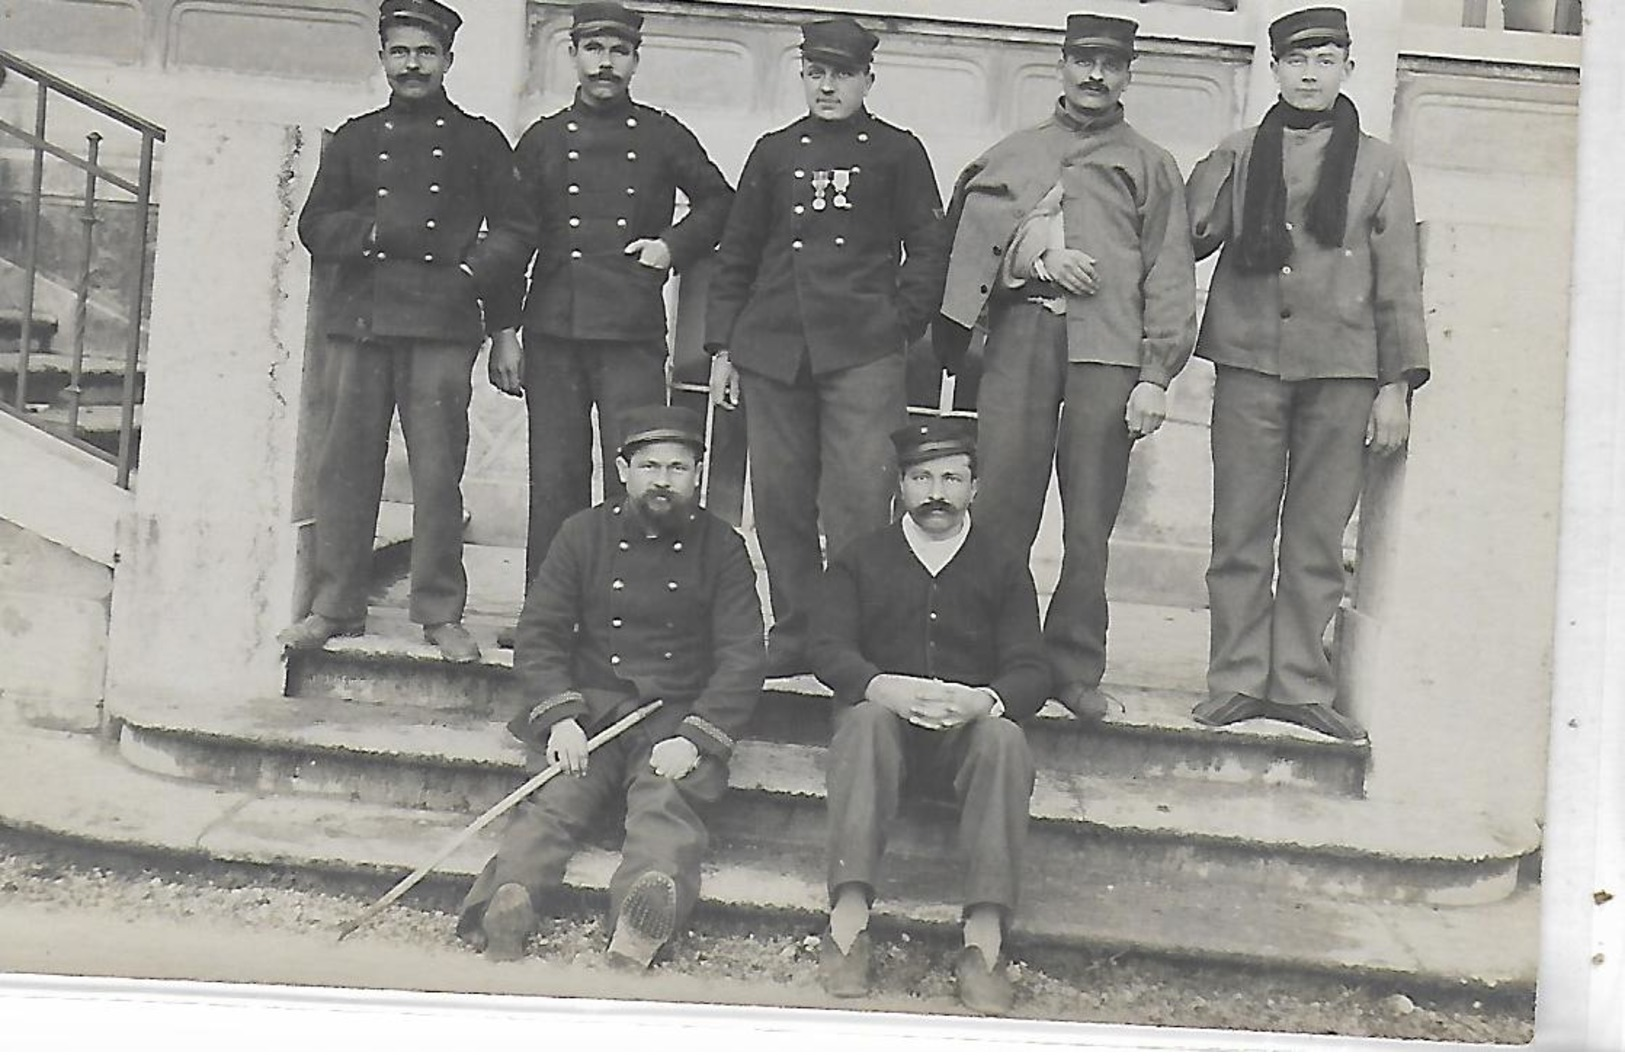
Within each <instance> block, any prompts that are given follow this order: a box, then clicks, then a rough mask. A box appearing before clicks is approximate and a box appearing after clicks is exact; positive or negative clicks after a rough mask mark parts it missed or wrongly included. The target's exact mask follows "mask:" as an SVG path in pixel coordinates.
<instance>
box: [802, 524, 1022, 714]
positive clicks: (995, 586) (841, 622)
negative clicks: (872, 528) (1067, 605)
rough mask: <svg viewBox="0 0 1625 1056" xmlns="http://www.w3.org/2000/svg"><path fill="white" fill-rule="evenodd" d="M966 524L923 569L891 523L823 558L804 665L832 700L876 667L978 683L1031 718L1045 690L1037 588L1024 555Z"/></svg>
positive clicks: (851, 691) (855, 696) (851, 700)
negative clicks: (943, 555)
mask: <svg viewBox="0 0 1625 1056" xmlns="http://www.w3.org/2000/svg"><path fill="white" fill-rule="evenodd" d="M1006 550H1008V548H1007V547H999V546H996V545H994V541H993V539H992V538H991V537H989V536H987V535H985V534H983V533H981V532H979V531H977V529H976V526H975V523H974V522H972V525H971V530H970V534H969V535H968V536H966V538H965V542H964V544H963V545H961V546H960V548H959V552H958V553H957V554H955V555H954V558H953V560H952V561H949V562H948V563H947V564H946V565H944V566H943V568H942V571H940V572H938V573H937V575H936V576H934V577H933V576H932V575H931V573H930V572H928V571H926V569H925V566H924V565H922V564H920V559H919V558H917V557H915V556H914V551H913V550H912V549H910V548H909V545H908V540H907V538H905V537H904V535H903V528H902V525H900V524H893V525H890V526H888V527H886V528H882V529H880V530H879V531H876V532H871V533H870V534H868V535H866V536H863V537H862V538H860V539H858V540H857V541H856V542H854V543H853V544H852V545H851V546H849V547H847V548H846V549H845V550H843V551H842V552H841V553H839V554H837V555H836V556H835V559H834V560H833V561H831V562H830V564H829V568H828V569H827V570H825V572H824V577H823V579H822V580H821V581H820V583H819V592H818V599H817V602H816V604H815V606H814V609H813V617H812V642H811V652H810V657H811V660H812V668H813V673H814V674H816V675H817V676H818V678H819V679H820V680H821V681H822V682H823V683H824V684H825V685H827V686H829V687H830V689H832V690H834V691H835V703H836V705H837V706H849V705H852V704H856V703H858V702H859V701H861V700H863V699H864V692H865V690H866V689H867V688H868V685H869V682H870V680H871V679H873V678H874V677H875V676H876V675H879V674H892V675H915V676H918V677H921V678H936V679H941V680H943V681H947V682H958V683H961V684H963V685H967V686H987V687H989V688H991V689H992V690H993V691H994V692H995V693H997V694H998V695H999V698H1000V699H1001V700H1003V701H1004V709H1005V715H1007V716H1008V717H1009V718H1011V719H1013V720H1015V721H1017V722H1020V721H1022V720H1024V719H1028V718H1031V717H1032V716H1033V714H1034V713H1036V712H1037V711H1038V709H1039V708H1041V707H1043V705H1044V701H1045V700H1046V699H1047V698H1048V696H1049V692H1050V679H1051V676H1050V669H1049V663H1048V661H1047V660H1046V659H1045V657H1044V642H1043V638H1042V636H1041V634H1040V632H1039V629H1038V596H1037V594H1036V592H1035V591H1034V589H1033V577H1032V573H1031V572H1030V571H1029V570H1028V568H1027V561H1026V555H1025V554H1021V555H1011V554H1008V553H1006Z"/></svg>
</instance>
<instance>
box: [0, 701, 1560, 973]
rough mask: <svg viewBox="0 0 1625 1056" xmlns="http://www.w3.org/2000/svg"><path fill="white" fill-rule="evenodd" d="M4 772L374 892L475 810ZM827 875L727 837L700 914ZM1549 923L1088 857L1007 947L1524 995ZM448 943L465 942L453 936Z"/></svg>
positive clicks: (88, 830) (77, 837) (916, 896)
mask: <svg viewBox="0 0 1625 1056" xmlns="http://www.w3.org/2000/svg"><path fill="white" fill-rule="evenodd" d="M0 772H4V773H6V774H7V775H8V789H9V790H10V791H9V792H8V795H7V796H6V797H5V799H4V800H3V801H0V824H3V825H5V826H7V827H9V828H12V829H16V830H21V831H27V832H32V833H39V834H45V835H49V836H55V837H59V838H63V839H68V840H74V841H79V842H83V843H87V844H94V845H105V846H116V847H119V848H123V849H126V850H132V851H136V852H141V853H147V854H153V855H158V856H164V857H171V858H179V859H185V860H192V861H198V860H215V861H220V862H231V863H250V864H264V865H274V866H278V867H283V868H291V869H296V870H318V871H322V872H333V871H341V872H346V873H359V874H364V875H373V876H375V877H376V878H377V880H378V882H379V892H380V893H382V892H383V891H384V890H385V889H386V888H387V887H388V885H389V884H390V883H392V882H393V881H394V880H395V879H397V878H398V877H399V876H401V875H404V874H405V873H407V872H408V871H410V870H411V869H412V868H415V867H416V866H418V865H420V864H422V862H423V861H426V860H427V859H428V858H429V857H431V856H432V855H433V854H434V853H435V852H436V851H438V850H439V849H440V848H441V847H442V846H443V845H444V844H445V843H446V842H447V841H448V840H449V839H450V838H451V837H452V836H453V835H454V834H455V833H456V832H457V831H458V830H459V829H460V828H461V826H463V825H464V824H466V821H467V815H466V814H465V813H462V812H460V811H454V812H447V811H436V810H421V809H407V808H400V807H382V806H374V805H370V804H365V803H357V802H352V801H348V800H345V799H342V798H334V797H320V796H298V795H278V794H267V793H263V792H256V791H250V790H242V789H222V788H217V787H210V786H206V785H201V784H197V783H192V782H182V781H175V780H172V779H167V778H164V777H160V776H156V775H153V774H150V773H145V772H142V771H140V770H138V769H135V768H132V767H129V766H126V765H124V764H123V763H122V762H121V761H120V760H119V757H118V756H117V754H116V753H115V752H113V751H111V750H110V749H109V748H108V747H107V746H105V745H103V744H101V743H99V742H97V741H96V740H95V739H93V738H90V737H88V736H84V735H68V734H55V733H47V732H44V731H36V730H29V729H10V730H8V731H7V736H6V737H5V738H0ZM495 843H496V836H495V834H494V833H493V832H492V831H490V830H488V831H487V832H485V833H482V834H480V835H479V836H477V837H475V838H474V839H473V840H472V841H470V842H469V843H468V844H467V845H465V846H464V847H463V848H462V849H461V850H459V851H458V852H457V853H455V854H453V855H452V856H451V857H450V858H449V859H448V861H447V862H446V863H445V864H444V865H443V866H442V867H441V868H440V869H439V870H438V872H437V874H436V876H435V877H432V878H431V884H434V883H438V884H440V885H446V884H448V883H450V884H452V885H453V886H454V887H455V888H457V889H460V888H461V886H462V885H463V884H466V883H467V882H468V880H469V879H470V878H472V876H473V875H474V874H475V873H476V872H477V871H478V869H479V868H480V867H481V866H482V865H483V863H484V862H485V860H486V859H487V858H488V857H489V856H490V854H491V853H492V851H493V849H494V847H495ZM616 858H617V856H616V855H615V854H614V853H613V852H609V851H602V850H595V849H588V850H584V851H583V852H582V853H581V854H579V855H577V857H576V859H575V860H574V861H573V862H572V864H571V867H570V870H569V872H568V874H567V876H566V884H567V885H568V886H570V887H572V888H574V889H577V890H578V891H583V892H586V893H588V894H589V895H591V896H595V897H601V895H600V894H599V893H601V892H602V891H603V890H604V889H605V887H606V885H607V881H608V877H609V875H610V873H611V871H612V870H613V868H614V865H615V862H616ZM891 863H892V864H891V870H890V874H889V875H888V876H887V877H886V878H885V879H884V880H883V882H882V888H881V891H880V901H879V902H878V903H877V904H876V913H877V918H878V922H879V923H880V925H881V926H883V927H889V928H893V929H905V930H906V929H914V930H916V931H919V932H930V931H936V930H948V929H952V928H954V927H955V926H956V925H957V923H958V920H959V914H960V909H959V905H958V901H957V884H958V878H957V875H956V873H955V872H954V871H953V870H944V869H942V868H940V867H939V866H935V865H931V864H921V863H919V862H915V861H911V860H909V859H908V858H907V857H906V856H901V855H898V856H892V858H891ZM822 876H823V863H822V860H821V856H820V855H818V854H816V853H808V852H805V851H796V850H792V849H786V848H782V847H778V848H773V847H754V848H753V847H747V846H742V845H726V846H722V847H719V848H718V849H717V850H716V851H715V852H714V853H713V854H712V856H711V859H710V861H709V862H708V864H707V867H706V871H705V879H704V890H703V894H702V898H703V903H704V907H703V908H706V909H708V910H711V911H715V912H721V913H725V914H732V915H740V916H746V917H749V916H757V915H768V916H772V917H775V918H778V919H783V918H786V917H788V918H791V919H793V920H797V921H800V922H801V923H802V924H803V925H804V926H805V927H807V928H808V930H809V931H811V930H815V929H816V928H817V927H818V925H819V922H820V919H821V915H822V913H823V910H824V906H825V895H824V890H823V880H822ZM1538 927H1539V892H1538V889H1537V888H1536V887H1535V886H1534V885H1524V886H1523V887H1520V889H1519V890H1518V891H1517V892H1516V893H1514V894H1513V895H1512V897H1510V898H1507V899H1505V900H1503V901H1500V902H1497V903H1494V904H1491V905H1478V906H1461V907H1448V908H1441V907H1436V906H1421V905H1414V904H1402V903H1389V902H1378V901H1361V900H1355V899H1348V898H1342V899H1329V898H1323V897H1318V896H1313V895H1303V894H1295V893H1280V892H1271V891H1268V890H1261V889H1259V888H1256V887H1253V886H1248V885H1241V886H1236V885H1229V884H1224V883H1220V882H1215V881H1213V880H1211V879H1206V878H1202V877H1198V876H1192V875H1186V876H1175V877H1171V878H1168V879H1164V880H1159V881H1157V882H1155V883H1146V882H1140V881H1136V880H1132V879H1129V878H1126V877H1123V876H1120V875H1113V874H1111V873H1110V872H1109V871H1107V870H1105V869H1104V867H1103V864H1102V863H1100V862H1098V861H1093V860H1090V859H1088V858H1082V859H1080V860H1078V861H1077V862H1076V863H1075V868H1072V869H1069V870H1066V871H1060V870H1033V871H1032V872H1031V877H1030V881H1029V882H1028V884H1027V887H1026V889H1025V890H1024V892H1023V904H1022V907H1021V909H1020V912H1019V915H1018V917H1017V920H1016V925H1015V929H1014V933H1013V939H1012V942H1013V944H1014V948H1013V952H1015V953H1016V955H1017V956H1031V955H1032V954H1033V953H1034V952H1035V951H1036V950H1038V949H1040V948H1043V947H1057V946H1060V947H1067V948H1074V949H1076V948H1080V947H1082V948H1088V949H1090V950H1091V951H1100V952H1103V953H1109V952H1116V951H1132V952H1139V953H1148V954H1153V955H1162V956H1172V957H1179V958H1195V959H1200V960H1204V961H1221V962H1229V963H1237V964H1246V965H1255V966H1264V967H1268V968H1271V969H1274V970H1285V971H1317V972H1331V973H1337V974H1339V975H1343V976H1348V977H1362V978H1375V979H1382V980H1385V981H1392V982H1394V983H1396V984H1423V985H1434V986H1443V987H1450V988H1462V987H1466V988H1468V989H1471V990H1475V991H1487V990H1491V989H1493V990H1494V991H1496V992H1498V993H1507V992H1512V993H1516V994H1526V993H1532V992H1533V987H1534V979H1535V969H1536V963H1537V959H1538ZM446 941H447V942H448V943H450V942H452V941H454V940H453V939H452V938H451V936H450V935H449V934H448V935H447V940H446Z"/></svg>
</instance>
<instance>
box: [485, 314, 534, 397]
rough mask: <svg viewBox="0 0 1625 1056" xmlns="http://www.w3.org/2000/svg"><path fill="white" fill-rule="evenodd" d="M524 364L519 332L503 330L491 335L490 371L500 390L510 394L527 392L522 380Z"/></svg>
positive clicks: (492, 382) (516, 394)
mask: <svg viewBox="0 0 1625 1056" xmlns="http://www.w3.org/2000/svg"><path fill="white" fill-rule="evenodd" d="M523 364H524V353H523V352H522V351H521V350H520V348H519V335H518V334H517V333H515V332H514V331H512V330H503V331H500V332H499V333H495V334H492V335H491V358H490V362H489V364H488V367H489V370H488V373H489V374H490V375H491V384H492V385H494V386H496V389H497V391H498V392H505V393H507V394H508V395H509V396H523V395H524V394H525V385H524V382H523V381H521V380H520V377H521V375H522V374H523Z"/></svg>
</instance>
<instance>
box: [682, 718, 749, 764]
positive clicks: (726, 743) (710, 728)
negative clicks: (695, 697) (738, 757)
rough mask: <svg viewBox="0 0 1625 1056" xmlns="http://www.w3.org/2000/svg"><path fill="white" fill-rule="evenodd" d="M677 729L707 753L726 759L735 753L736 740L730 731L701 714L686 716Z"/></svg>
mask: <svg viewBox="0 0 1625 1056" xmlns="http://www.w3.org/2000/svg"><path fill="white" fill-rule="evenodd" d="M677 729H678V732H680V733H681V734H682V735H683V736H684V737H687V738H688V739H689V740H691V741H693V742H694V744H695V746H696V747H697V748H699V750H700V751H702V752H704V753H706V754H707V755H715V756H718V757H720V758H723V759H726V758H727V757H728V756H729V755H731V754H732V753H733V750H734V744H735V741H734V739H733V738H732V737H730V736H728V731H727V730H724V729H723V728H722V727H720V726H718V725H717V724H716V723H714V722H711V721H710V720H709V719H706V718H705V717H703V716H701V715H692V714H691V715H686V716H684V717H683V721H682V722H680V723H678V724H677Z"/></svg>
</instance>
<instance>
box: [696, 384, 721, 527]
mask: <svg viewBox="0 0 1625 1056" xmlns="http://www.w3.org/2000/svg"><path fill="white" fill-rule="evenodd" d="M716 422H717V405H716V402H715V401H714V400H712V399H711V397H710V394H709V393H707V394H706V399H705V454H703V455H702V456H700V457H701V458H703V459H704V460H705V472H704V473H703V474H702V475H701V476H700V505H701V506H706V505H709V503H710V499H711V436H712V433H713V431H714V429H715V427H716Z"/></svg>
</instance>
